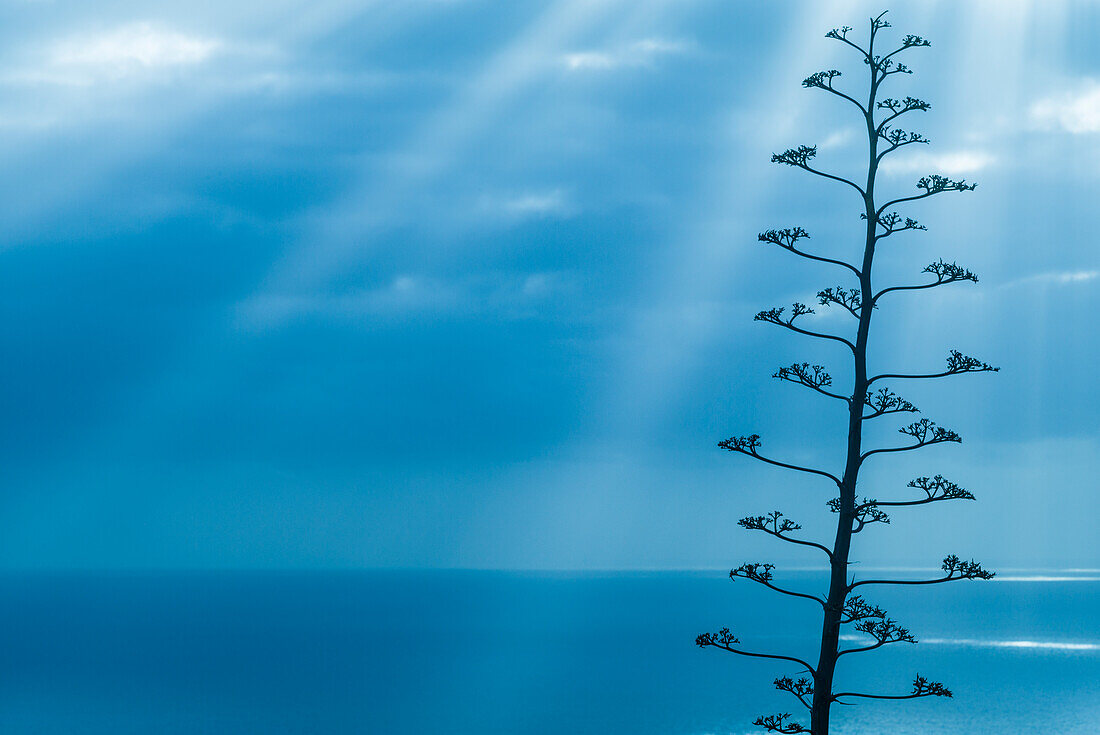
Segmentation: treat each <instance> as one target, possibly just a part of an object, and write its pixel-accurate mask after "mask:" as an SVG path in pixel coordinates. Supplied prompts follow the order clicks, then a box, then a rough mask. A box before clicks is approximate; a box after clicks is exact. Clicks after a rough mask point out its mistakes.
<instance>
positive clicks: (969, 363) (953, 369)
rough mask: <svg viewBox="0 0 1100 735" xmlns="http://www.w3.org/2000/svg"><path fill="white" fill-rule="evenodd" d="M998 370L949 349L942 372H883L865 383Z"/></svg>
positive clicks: (974, 358) (944, 376) (943, 376)
mask: <svg viewBox="0 0 1100 735" xmlns="http://www.w3.org/2000/svg"><path fill="white" fill-rule="evenodd" d="M999 370H1000V368H999V367H993V366H992V365H990V364H989V363H986V362H983V361H981V360H979V359H977V358H976V357H970V356H969V355H964V354H963V353H961V352H959V351H958V350H951V354H950V355H948V356H947V369H946V370H944V371H943V372H940V373H925V374H923V375H919V374H918V375H912V374H904V373H883V374H882V375H876V376H874V377H873V378H871V379H870V380H868V381H867V385H871V384H872V383H874V382H875V381H878V380H886V379H888V378H897V379H902V380H924V379H928V378H946V377H947V376H949V375H961V374H962V373H987V372H988V373H995V372H998V371H999Z"/></svg>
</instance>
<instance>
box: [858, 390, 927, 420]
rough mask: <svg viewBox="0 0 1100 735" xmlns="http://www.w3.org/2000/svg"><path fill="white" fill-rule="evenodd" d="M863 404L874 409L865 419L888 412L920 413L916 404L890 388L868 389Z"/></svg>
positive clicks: (865, 415)
mask: <svg viewBox="0 0 1100 735" xmlns="http://www.w3.org/2000/svg"><path fill="white" fill-rule="evenodd" d="M863 405H865V406H867V407H868V408H870V409H871V411H872V413H869V414H864V416H863V420H864V421H868V420H870V419H874V418H878V417H879V416H885V415H886V414H888V413H920V410H919V409H918V408H917V407H916V406H914V405H913V404H912V403H910V402H909V401H907V400H905V399H904V398H902V397H901V396H899V395H898V394H897V393H894V392H893V391H891V390H890V389H889V388H879V389H878V391H876V392H875V393H872V392H871V391H867V395H865V396H864V398H863Z"/></svg>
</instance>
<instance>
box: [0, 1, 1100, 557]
mask: <svg viewBox="0 0 1100 735" xmlns="http://www.w3.org/2000/svg"><path fill="white" fill-rule="evenodd" d="M881 9H882V8H880V7H879V6H878V5H874V4H869V3H865V2H845V1H841V0H830V1H829V2H750V1H749V0H739V1H736V2H730V1H728V0H727V1H724V2H719V1H718V0H630V1H629V2H627V1H626V0H557V1H551V0H542V1H539V2H534V1H526V0H524V1H518V2H489V1H488V0H404V1H403V2H400V3H394V2H369V1H366V0H361V1H360V2H341V1H339V0H313V1H312V2H309V3H301V2H290V1H289V0H273V1H272V2H271V3H268V4H267V5H266V7H265V10H264V12H263V13H257V12H256V10H255V4H250V3H240V2H234V1H233V0H227V1H223V2H218V3H202V2H199V3H196V2H188V3H174V2H165V3H157V4H155V5H149V4H148V3H136V2H97V3H94V4H70V3H60V2H49V1H39V2H31V1H14V0H13V1H11V2H5V3H3V5H2V6H0V35H2V36H3V38H2V41H3V43H2V44H0V49H2V51H0V54H2V55H3V57H4V58H3V66H2V67H0V68H2V69H3V71H2V72H0V130H2V131H3V136H0V156H2V160H3V165H2V166H0V187H2V189H3V197H2V198H0V208H2V216H0V233H2V241H0V242H2V248H3V249H2V250H0V257H2V258H3V267H2V268H0V279H2V281H3V283H2V285H3V287H2V288H0V303H2V305H3V313H4V314H5V316H6V318H5V319H4V320H3V322H2V327H0V345H3V348H4V354H5V358H6V359H5V360H3V362H2V364H0V371H2V375H0V380H2V386H3V396H4V411H3V415H4V421H3V423H2V426H3V430H2V431H3V436H2V441H0V453H2V455H3V456H2V462H0V467H2V469H0V473H2V478H3V482H4V487H5V492H4V494H3V500H2V502H0V565H2V566H4V567H8V568H44V567H45V568H54V567H64V568H69V567H96V568H130V567H150V568H159V567H313V566H322V567H358V566H403V567H420V566H473V567H523V568H525V567H549V568H574V567H579V568H611V567H613V568H618V567H643V568H654V567H660V568H682V567H721V566H724V565H728V564H730V563H731V562H737V563H739V562H740V561H742V560H743V558H745V559H748V558H757V557H759V558H765V557H771V558H776V559H778V560H780V561H782V562H784V563H787V564H792V565H807V564H813V563H816V561H817V560H816V559H814V558H813V557H809V556H805V555H803V554H800V553H798V552H797V551H791V550H788V549H775V548H774V547H773V546H771V545H769V544H767V543H766V540H761V539H756V538H753V537H752V536H751V535H750V534H747V533H746V532H743V531H740V529H737V528H736V526H735V522H736V519H738V518H740V517H742V516H744V515H750V514H755V513H758V512H766V511H768V510H771V509H774V508H781V509H784V510H785V511H787V513H788V515H790V516H792V517H794V518H795V519H796V520H799V521H800V522H802V523H803V525H805V526H806V527H807V530H808V531H810V532H822V533H826V534H827V533H828V530H827V524H828V523H829V522H831V520H832V518H831V516H830V515H829V514H828V513H827V512H825V501H826V500H827V499H828V497H829V495H830V493H829V489H828V487H827V486H824V485H822V484H820V483H817V482H815V481H813V480H812V479H811V480H807V479H805V478H801V477H791V476H789V475H788V474H786V473H783V472H781V471H778V470H773V469H771V468H766V467H763V466H754V465H753V464H751V463H750V461H748V460H746V459H745V458H741V457H736V456H731V455H728V454H725V453H723V452H721V451H720V450H718V449H717V448H716V446H715V444H716V442H717V441H718V440H720V439H723V438H725V437H727V436H730V435H732V434H740V433H749V432H758V433H760V434H762V435H763V436H764V437H765V441H766V442H767V446H768V447H769V448H771V449H772V451H773V452H774V453H775V454H777V455H782V456H784V457H788V458H792V459H799V460H803V461H807V462H814V463H819V464H821V465H822V466H826V467H829V466H835V465H836V464H837V461H838V460H837V449H838V447H839V446H840V442H841V441H842V437H841V434H840V432H841V431H842V430H843V427H844V418H843V416H842V415H841V413H840V412H839V411H838V409H837V407H836V406H834V405H826V404H823V403H821V402H819V401H818V400H815V397H814V396H813V395H812V394H809V393H806V392H800V391H799V389H797V388H795V387H793V386H789V385H783V384H779V383H777V382H776V381H773V380H771V379H770V378H769V377H768V376H769V375H770V374H771V373H772V372H773V371H774V370H775V368H777V367H778V366H780V365H784V364H790V363H791V362H792V361H794V360H799V361H801V360H807V361H810V362H820V363H823V364H826V365H828V366H830V367H831V368H832V369H833V371H834V374H836V375H837V376H838V377H841V376H843V375H844V374H845V373H844V369H843V368H842V367H841V365H842V359H843V357H844V355H843V353H841V352H840V351H837V350H832V349H830V348H829V347H822V346H821V345H817V344H808V343H806V342H805V341H802V340H799V339H797V338H792V337H791V335H788V334H786V333H780V332H778V331H776V330H774V329H771V328H769V327H767V326H764V325H761V324H754V323H753V321H752V315H753V314H754V313H755V312H756V311H758V310H759V309H762V308H765V307H769V306H773V305H782V304H784V303H789V302H790V301H792V300H795V299H803V300H806V299H808V298H811V297H812V294H813V293H814V292H816V291H817V290H818V289H820V288H821V287H823V286H826V285H837V281H836V274H835V273H832V272H829V271H828V269H825V270H823V269H822V268H820V267H815V266H813V265H812V264H807V263H803V262H795V260H796V259H793V258H791V257H789V256H788V257H783V256H784V255H786V254H785V253H781V252H777V251H774V250H768V249H767V248H766V247H765V246H763V245H760V244H758V243H757V242H756V234H757V233H758V232H760V231H762V230H764V229H768V228H771V227H776V226H790V225H795V224H798V225H801V226H804V227H806V228H807V229H808V230H810V232H811V233H812V235H813V236H814V239H813V240H812V243H813V244H814V245H815V246H817V247H821V248H822V249H823V250H828V251H829V252H831V253H834V254H837V255H845V256H850V255H851V254H853V253H855V252H856V250H857V249H858V248H859V246H860V240H859V231H860V222H859V220H858V212H859V207H858V205H857V203H856V202H854V201H853V200H852V199H851V196H850V193H849V192H845V191H843V190H841V189H838V188H836V187H834V186H830V185H828V184H827V183H824V182H821V181H819V180H808V179H807V177H806V176H804V175H803V176H799V175H798V172H794V171H791V170H790V169H786V168H782V169H781V168H779V167H776V166H773V165H772V164H770V163H769V162H768V159H769V155H770V154H771V153H772V152H773V151H779V150H783V149H785V148H787V147H789V146H792V145H798V144H801V143H807V144H812V143H816V144H818V145H819V146H820V149H821V155H820V157H819V161H820V162H821V164H822V165H823V166H828V167H830V168H831V169H832V170H836V171H854V170H855V169H857V168H858V166H859V158H860V150H861V149H860V147H859V130H858V127H857V126H856V122H857V121H856V120H853V119H852V118H851V116H850V115H849V114H848V111H847V110H845V109H844V108H842V107H841V106H840V105H839V104H837V101H836V100H834V99H832V98H829V97H827V96H826V95H823V94H821V93H820V92H815V91H812V90H805V89H802V87H801V84H800V83H801V80H802V79H803V78H804V77H805V76H807V75H808V74H810V73H812V72H814V71H817V70H819V69H828V68H838V69H841V70H842V71H845V72H848V75H847V76H846V77H844V78H843V80H844V81H846V82H848V81H850V82H852V83H857V84H858V83H861V80H862V77H861V76H859V73H861V72H862V68H863V67H862V65H860V64H858V60H856V59H853V57H852V56H851V55H850V54H846V53H845V48H844V47H843V46H841V45H840V44H837V43H835V42H831V41H829V40H827V39H825V38H824V32H825V31H826V30H828V29H829V28H831V27H834V26H837V25H844V24H848V25H852V26H855V27H856V28H857V29H862V28H863V24H864V22H865V19H866V18H867V16H868V15H870V14H872V13H874V14H877V12H879V11H880V10H881ZM890 9H891V15H890V18H891V19H892V21H893V22H894V24H895V26H896V27H895V28H894V29H893V30H894V31H896V32H898V33H899V34H904V33H909V32H912V33H918V34H921V35H924V36H926V37H928V38H930V39H931V40H932V41H933V46H932V48H930V49H921V50H916V51H913V52H911V53H912V56H913V58H912V59H911V61H912V63H911V66H913V67H914V68H915V70H916V72H917V73H916V74H915V75H914V76H913V77H906V78H902V79H900V80H898V81H896V88H895V90H894V94H895V95H896V96H902V95H905V94H914V95H917V96H920V97H922V98H925V99H928V100H929V101H931V102H932V103H933V108H932V110H931V112H929V113H928V114H927V115H925V116H924V117H923V118H922V119H921V120H920V129H922V130H923V131H924V132H926V134H927V135H928V136H929V137H930V138H931V139H932V145H931V146H930V147H929V148H927V149H922V150H921V151H919V152H918V153H916V154H914V155H904V156H903V155H902V154H900V153H899V154H898V155H897V156H896V159H895V160H894V161H892V162H891V164H890V165H889V167H887V168H886V170H884V172H883V176H882V178H881V182H882V184H881V187H882V188H885V189H888V190H890V191H898V192H902V193H907V192H909V191H912V186H913V183H914V182H915V181H916V179H917V178H919V177H920V176H921V175H923V174H925V173H932V172H941V173H946V174H950V175H954V176H958V177H966V178H967V179H968V180H976V181H979V182H980V184H981V185H980V186H979V187H978V189H977V190H976V191H975V192H973V193H970V194H965V195H957V196H952V197H950V198H947V197H944V198H939V199H937V200H934V201H932V202H921V203H919V204H917V205H914V206H913V210H912V212H911V214H912V215H913V216H916V217H918V218H919V219H921V221H922V222H924V223H925V224H927V225H928V226H929V232H927V233H922V234H916V235H913V236H899V237H898V238H895V239H894V240H895V241H896V242H892V243H891V246H890V247H889V248H887V249H886V251H885V252H883V254H882V256H881V264H882V265H881V269H880V271H879V273H880V275H879V278H880V282H883V283H885V282H887V281H891V280H895V279H896V280H899V281H907V280H911V279H912V278H913V277H915V276H917V275H918V274H919V271H920V268H921V267H923V266H924V265H925V264H927V263H929V262H931V261H934V260H936V259H938V258H940V257H943V258H946V259H947V260H958V262H959V263H960V264H963V265H965V266H967V267H970V268H971V269H973V270H974V271H976V272H977V273H978V274H979V276H980V277H981V279H982V280H981V282H980V283H979V284H977V285H976V286H973V285H967V286H954V287H947V288H943V289H937V290H935V291H933V292H920V293H918V294H903V295H899V296H897V298H896V299H894V300H893V301H891V302H890V303H889V304H888V305H886V306H884V308H883V309H882V310H881V312H880V313H876V319H877V323H876V326H877V331H876V333H875V334H874V336H873V338H872V360H873V362H874V363H875V364H878V365H882V366H884V367H891V368H896V369H912V370H918V369H921V368H924V367H934V366H938V365H940V364H942V360H943V357H944V356H945V355H946V353H947V351H948V350H949V349H953V348H954V349H960V350H963V351H964V352H968V353H971V354H975V355H978V356H980V357H982V358H983V359H987V360H989V361H990V362H994V363H996V364H999V365H1001V366H1002V367H1003V370H1002V372H1001V373H999V374H997V375H995V376H964V377H961V378H957V379H956V380H955V382H950V383H948V382H942V381H941V382H937V383H935V384H929V385H926V386H919V387H915V388H911V389H908V390H906V392H905V395H906V396H907V397H909V398H911V399H912V400H913V402H914V403H917V405H918V406H920V407H921V408H922V410H923V412H924V413H923V415H925V416H928V417H930V418H933V419H935V420H937V421H939V422H941V423H943V424H944V425H946V426H949V427H951V428H954V429H956V430H958V431H959V432H960V433H961V434H962V435H963V437H964V439H965V441H964V443H963V445H962V446H961V447H955V446H948V447H946V448H944V447H934V448H930V449H928V450H926V451H925V452H923V453H919V456H916V457H906V458H905V459H904V460H898V461H893V460H889V459H884V460H883V461H881V462H879V463H877V464H875V465H873V466H869V470H868V473H867V478H866V480H865V481H864V486H865V487H864V492H865V493H866V494H871V495H875V496H878V497H880V498H885V497H887V496H889V495H890V494H891V493H896V492H899V491H902V490H903V488H904V484H905V482H906V481H907V480H908V479H910V478H911V477H913V476H914V475H917V474H935V473H942V474H945V475H947V476H948V477H950V478H951V479H954V480H956V481H957V482H959V483H960V484H962V485H963V486H964V487H967V488H969V489H970V490H972V491H973V492H974V493H975V494H976V495H977V496H978V498H979V500H980V501H981V502H979V503H977V504H967V505H965V507H962V508H959V507H955V508H948V509H940V508H930V509H923V510H914V511H912V512H911V513H909V514H905V517H904V518H900V517H896V518H895V522H894V524H893V526H892V527H890V528H888V529H886V530H882V531H880V530H876V531H875V532H874V533H868V534H864V535H863V536H868V537H869V538H862V537H861V538H860V542H861V544H862V546H861V548H860V549H859V550H857V553H856V556H858V557H860V558H862V559H864V560H865V563H866V564H876V565H896V566H929V565H933V566H934V565H935V564H936V562H937V560H938V559H940V558H942V556H943V555H944V554H945V553H949V552H955V553H959V554H960V555H963V556H968V557H969V556H971V555H973V556H978V557H980V558H982V559H984V560H985V561H986V562H987V563H988V565H989V566H992V567H994V568H997V567H1029V568H1037V567H1052V568H1053V567H1095V566H1100V551H1098V550H1097V549H1098V545H1097V544H1095V543H1094V542H1095V538H1096V535H1095V530H1094V527H1095V519H1096V518H1097V517H1098V516H1100V501H1098V500H1097V493H1096V487H1097V480H1096V478H1097V476H1098V471H1100V459H1098V458H1097V457H1098V454H1100V452H1098V449H1100V442H1098V436H1100V421H1098V420H1097V416H1098V415H1100V405H1098V404H1100V398H1098V395H1100V393H1098V391H1097V390H1096V387H1095V380H1094V375H1093V374H1094V372H1095V365H1096V364H1097V359H1098V358H1100V337H1098V336H1097V330H1096V329H1095V328H1094V327H1093V322H1094V320H1095V319H1094V315H1095V314H1096V313H1097V310H1098V307H1100V298H1098V294H1100V254H1098V248H1097V244H1096V234H1095V214H1094V207H1095V202H1096V200H1097V195H1098V194H1100V173H1098V172H1100V51H1098V50H1097V48H1096V46H1095V43H1094V39H1095V37H1096V35H1097V33H1100V6H1098V5H1097V4H1096V3H1092V2H1035V1H1031V2H1029V1H1027V0H999V1H997V2H993V1H992V0H988V1H986V2H967V3H955V2H919V3H917V2H898V3H893V4H892V5H891V6H890ZM834 319H835V317H829V316H823V317H822V324H828V323H829V322H830V320H834ZM834 326H840V323H839V322H836V324H834ZM873 440H885V441H890V440H891V437H890V433H889V431H887V430H883V431H882V433H880V434H876V435H875V436H874V437H873ZM914 454H917V453H914ZM945 505H946V504H945ZM899 515H901V514H899ZM742 557H743V558H742Z"/></svg>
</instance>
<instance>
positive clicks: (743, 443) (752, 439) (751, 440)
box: [718, 434, 840, 487]
mask: <svg viewBox="0 0 1100 735" xmlns="http://www.w3.org/2000/svg"><path fill="white" fill-rule="evenodd" d="M718 446H720V447H722V449H726V450H728V451H731V452H739V453H740V454H745V455H748V456H750V457H752V458H754V459H758V460H760V461H761V462H766V463H767V464H771V465H775V466H776V467H783V468H785V469H788V470H796V471H798V472H808V473H810V474H813V475H821V476H822V477H828V478H829V479H830V480H832V481H833V482H835V483H836V484H837V486H838V487H839V486H840V478H838V477H837V476H836V475H834V474H832V473H830V472H826V471H825V470H819V469H815V468H813V467H802V466H800V465H795V464H789V463H787V462H780V461H779V460H775V459H771V458H770V457H765V456H763V455H761V454H758V453H757V451H756V449H757V447H759V446H760V435H759V434H750V435H748V436H732V437H730V438H729V439H725V440H723V441H720V442H718Z"/></svg>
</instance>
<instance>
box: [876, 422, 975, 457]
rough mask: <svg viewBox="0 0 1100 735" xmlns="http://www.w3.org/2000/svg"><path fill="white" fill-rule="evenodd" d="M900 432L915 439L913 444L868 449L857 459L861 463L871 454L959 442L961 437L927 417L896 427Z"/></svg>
mask: <svg viewBox="0 0 1100 735" xmlns="http://www.w3.org/2000/svg"><path fill="white" fill-rule="evenodd" d="M898 432H899V433H901V434H906V435H908V436H911V437H913V438H914V439H915V440H916V441H915V442H914V443H913V444H909V445H907V446H904V447H884V448H882V449H870V450H868V451H866V452H864V453H863V454H861V455H860V458H859V461H860V463H861V464H862V463H863V461H864V460H866V459H867V458H868V457H870V456H871V455H873V454H882V453H884V452H908V451H912V450H914V449H920V448H921V447H927V446H931V445H932V444H942V443H944V442H955V443H958V442H961V441H962V437H960V436H959V435H958V434H956V433H955V432H954V431H951V430H950V429H945V428H943V427H942V426H937V425H936V423H935V422H933V421H929V420H928V419H921V420H920V421H914V422H913V423H911V424H909V425H908V426H904V427H902V428H900V429H898Z"/></svg>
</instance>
